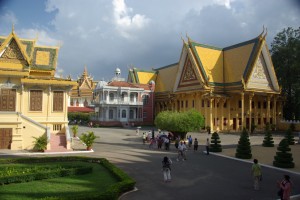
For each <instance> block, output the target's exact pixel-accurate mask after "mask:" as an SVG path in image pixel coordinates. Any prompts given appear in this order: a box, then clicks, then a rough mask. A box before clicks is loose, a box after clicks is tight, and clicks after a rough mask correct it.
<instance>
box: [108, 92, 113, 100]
mask: <svg viewBox="0 0 300 200" xmlns="http://www.w3.org/2000/svg"><path fill="white" fill-rule="evenodd" d="M113 100H114V93H109V101H113Z"/></svg>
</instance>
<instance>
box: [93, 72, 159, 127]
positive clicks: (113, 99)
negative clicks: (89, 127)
mask: <svg viewBox="0 0 300 200" xmlns="http://www.w3.org/2000/svg"><path fill="white" fill-rule="evenodd" d="M120 74H121V71H120V69H119V68H117V69H116V71H115V77H114V78H113V79H112V81H110V82H105V81H99V82H98V84H97V86H96V89H95V90H94V95H95V96H94V98H95V102H94V105H95V116H94V122H96V123H98V124H100V125H103V126H122V125H123V126H126V125H131V126H135V125H141V124H145V123H144V122H148V121H149V123H150V124H152V123H153V112H152V111H151V112H150V113H147V112H149V111H148V110H149V109H148V107H149V106H150V105H152V101H151V100H150V99H153V98H150V97H151V94H152V91H153V90H151V88H152V87H154V84H133V83H128V82H127V81H125V79H124V78H120ZM144 107H145V109H144ZM151 107H152V106H151Z"/></svg>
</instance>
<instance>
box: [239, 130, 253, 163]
mask: <svg viewBox="0 0 300 200" xmlns="http://www.w3.org/2000/svg"><path fill="white" fill-rule="evenodd" d="M235 157H237V158H241V159H250V158H252V153H251V145H250V140H249V134H248V132H247V130H246V129H245V128H243V131H242V133H241V136H240V139H239V142H238V145H237V148H236V153H235Z"/></svg>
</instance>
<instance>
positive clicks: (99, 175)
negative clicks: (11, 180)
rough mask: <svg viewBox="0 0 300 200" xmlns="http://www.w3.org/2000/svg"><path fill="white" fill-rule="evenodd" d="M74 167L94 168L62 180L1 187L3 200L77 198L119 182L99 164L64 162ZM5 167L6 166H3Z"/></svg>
mask: <svg viewBox="0 0 300 200" xmlns="http://www.w3.org/2000/svg"><path fill="white" fill-rule="evenodd" d="M62 163H64V164H65V163H68V164H72V165H84V166H85V165H87V166H93V172H92V173H90V174H85V175H77V176H68V177H61V178H53V179H45V180H40V181H32V182H26V183H15V184H8V185H2V186H1V185H0V199H1V200H19V199H20V200H27V199H39V198H44V197H54V196H56V197H69V198H72V197H76V196H82V195H84V194H86V193H90V192H93V193H94V192H96V193H102V192H104V191H105V190H106V189H107V188H108V187H109V186H111V185H112V184H115V183H117V182H118V180H117V179H116V178H115V177H113V175H112V174H111V173H110V172H108V170H107V169H105V168H104V167H103V166H102V165H100V164H98V163H88V162H62ZM57 164H59V163H58V162H55V163H43V164H30V163H28V164H9V165H7V166H10V167H12V166H14V165H15V166H16V167H20V166H22V167H32V166H33V165H47V166H51V165H57ZM1 166H5V165H1Z"/></svg>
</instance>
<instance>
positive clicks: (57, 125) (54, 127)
mask: <svg viewBox="0 0 300 200" xmlns="http://www.w3.org/2000/svg"><path fill="white" fill-rule="evenodd" d="M60 130H61V124H53V131H60Z"/></svg>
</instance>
